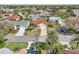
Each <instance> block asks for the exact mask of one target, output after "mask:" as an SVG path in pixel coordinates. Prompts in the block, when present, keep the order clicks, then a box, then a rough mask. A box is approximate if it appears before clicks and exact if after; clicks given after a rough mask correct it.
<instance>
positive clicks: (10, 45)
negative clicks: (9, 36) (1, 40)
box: [5, 42, 28, 51]
mask: <svg viewBox="0 0 79 59" xmlns="http://www.w3.org/2000/svg"><path fill="white" fill-rule="evenodd" d="M27 46H28V43H27V42H9V43H7V44H6V45H5V47H6V48H9V49H11V50H13V51H16V50H17V49H22V48H27Z"/></svg>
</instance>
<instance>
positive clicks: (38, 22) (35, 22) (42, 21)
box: [32, 20, 48, 25]
mask: <svg viewBox="0 0 79 59" xmlns="http://www.w3.org/2000/svg"><path fill="white" fill-rule="evenodd" d="M40 23H43V24H47V23H48V22H47V20H32V24H35V25H38V24H40Z"/></svg>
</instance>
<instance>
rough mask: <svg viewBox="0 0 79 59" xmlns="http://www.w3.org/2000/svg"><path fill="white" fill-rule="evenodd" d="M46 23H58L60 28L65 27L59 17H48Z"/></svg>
mask: <svg viewBox="0 0 79 59" xmlns="http://www.w3.org/2000/svg"><path fill="white" fill-rule="evenodd" d="M48 22H49V23H51V22H58V23H59V24H60V25H61V26H65V23H64V21H63V19H62V18H61V17H54V16H53V17H49V19H48Z"/></svg>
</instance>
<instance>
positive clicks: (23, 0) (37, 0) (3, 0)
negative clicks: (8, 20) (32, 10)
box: [0, 0, 79, 5]
mask: <svg viewBox="0 0 79 59" xmlns="http://www.w3.org/2000/svg"><path fill="white" fill-rule="evenodd" d="M0 4H2V5H4V4H20V5H32V4H33V5H36V4H37V5H39V4H43V5H47V4H48V5H51V4H52V5H53V4H54V5H57V4H79V0H0Z"/></svg>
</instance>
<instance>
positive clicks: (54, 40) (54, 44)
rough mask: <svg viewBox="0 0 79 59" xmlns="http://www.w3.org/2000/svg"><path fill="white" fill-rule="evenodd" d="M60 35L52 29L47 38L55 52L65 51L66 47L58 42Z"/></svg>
mask: <svg viewBox="0 0 79 59" xmlns="http://www.w3.org/2000/svg"><path fill="white" fill-rule="evenodd" d="M58 41H59V40H58V37H57V36H56V34H55V32H54V31H51V32H50V33H49V35H48V38H47V44H48V45H49V47H52V49H53V53H63V52H64V47H63V46H62V45H61V44H60V43H59V42H58Z"/></svg>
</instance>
